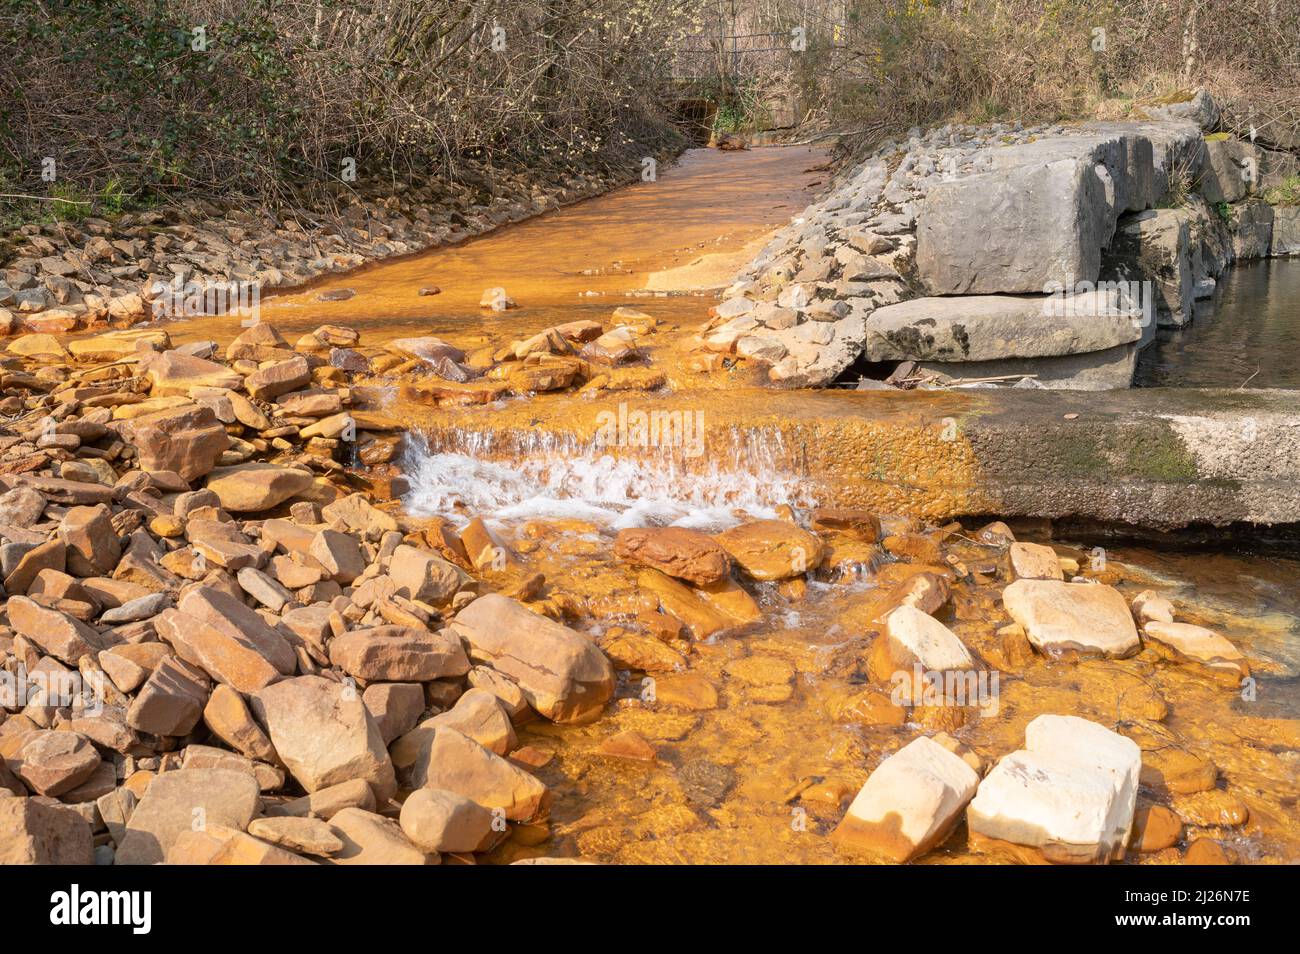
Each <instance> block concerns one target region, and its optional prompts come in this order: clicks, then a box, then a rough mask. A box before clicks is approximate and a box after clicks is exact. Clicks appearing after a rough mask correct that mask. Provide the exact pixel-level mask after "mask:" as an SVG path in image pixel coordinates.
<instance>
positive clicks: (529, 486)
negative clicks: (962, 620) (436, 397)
mask: <svg viewBox="0 0 1300 954" xmlns="http://www.w3.org/2000/svg"><path fill="white" fill-rule="evenodd" d="M793 457H794V455H792V454H791V453H790V452H789V450H788V448H787V446H786V442H785V440H784V439H783V437H782V435H781V433H780V432H779V431H778V430H776V429H771V428H762V429H760V428H743V429H734V430H731V431H729V432H726V433H723V434H714V435H712V437H711V439H710V441H709V446H708V447H707V449H706V448H704V447H703V446H700V447H699V448H692V447H682V446H680V445H675V446H670V447H657V446H631V447H629V446H607V445H606V444H604V443H603V442H601V441H600V440H596V439H589V438H578V437H575V436H573V435H571V434H565V433H557V432H554V431H545V430H525V431H520V430H505V431H499V430H491V429H481V430H473V429H446V430H442V429H440V430H436V431H431V432H427V433H422V434H421V433H416V432H411V433H410V434H409V436H408V446H407V451H406V457H405V460H404V464H405V472H406V475H407V478H408V479H409V480H410V483H411V491H410V493H409V494H408V495H407V496H406V498H405V503H406V508H407V511H408V512H410V513H412V514H415V515H420V516H432V515H442V516H446V517H449V518H451V519H457V518H459V519H466V520H467V519H469V518H471V517H474V516H483V517H486V518H490V519H494V520H497V521H502V522H510V523H513V522H518V521H523V520H528V519H532V518H551V519H556V518H574V519H580V520H589V521H591V522H593V523H596V524H599V525H601V526H604V527H607V528H609V529H612V530H618V529H622V528H624V527H638V526H667V525H673V526H682V527H693V528H699V529H719V528H723V527H726V526H730V525H733V524H735V523H737V522H738V520H739V518H740V516H741V514H747V515H749V516H751V517H773V516H775V515H776V507H777V506H779V505H781V504H789V505H791V506H793V507H799V508H806V507H812V506H816V504H817V500H816V495H815V492H814V490H813V488H812V485H811V483H810V481H809V480H808V479H807V478H806V477H805V476H803V475H802V474H801V473H799V467H798V466H797V461H795V460H794V459H793Z"/></svg>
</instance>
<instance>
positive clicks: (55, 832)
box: [0, 796, 95, 865]
mask: <svg viewBox="0 0 1300 954" xmlns="http://www.w3.org/2000/svg"><path fill="white" fill-rule="evenodd" d="M94 853H95V845H94V839H93V836H92V833H91V827H90V823H89V822H87V821H86V820H85V819H84V818H82V817H81V816H80V815H79V814H77V812H75V811H73V810H72V809H71V808H66V807H64V806H62V805H55V804H51V803H50V802H49V801H48V800H47V799H40V798H25V797H18V798H9V797H4V796H0V865H89V864H93V863H94Z"/></svg>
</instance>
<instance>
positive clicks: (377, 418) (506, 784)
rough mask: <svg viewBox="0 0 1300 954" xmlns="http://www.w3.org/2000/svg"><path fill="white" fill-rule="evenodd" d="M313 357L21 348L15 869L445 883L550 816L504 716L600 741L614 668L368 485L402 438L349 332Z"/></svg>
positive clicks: (9, 452)
mask: <svg viewBox="0 0 1300 954" xmlns="http://www.w3.org/2000/svg"><path fill="white" fill-rule="evenodd" d="M306 337H307V338H310V339H311V341H306V340H304V341H300V342H299V343H298V346H297V349H296V350H295V348H294V347H290V346H289V345H288V344H286V343H285V341H284V340H283V338H281V336H280V335H279V334H278V333H276V332H275V330H274V329H273V328H270V327H269V326H265V325H258V326H254V327H253V328H250V329H248V330H247V331H245V332H244V333H243V334H241V335H240V336H239V337H238V338H236V339H235V341H234V342H232V343H231V345H230V346H229V348H228V349H227V350H226V353H225V355H224V358H223V357H222V356H220V355H218V354H217V352H216V349H215V346H213V345H212V344H210V343H200V344H195V345H188V346H185V347H181V348H172V347H170V343H169V342H168V341H167V339H166V336H165V335H164V334H162V333H161V332H154V331H146V332H123V333H117V334H110V335H104V336H101V337H99V338H92V339H84V340H81V341H74V342H73V343H72V344H71V346H70V353H69V352H68V351H65V350H64V349H63V347H62V346H61V345H59V344H58V342H57V341H54V339H52V338H49V339H48V340H33V339H36V338H48V336H28V337H27V338H22V339H18V342H16V344H17V345H19V347H17V348H14V347H11V348H10V357H9V358H7V359H6V360H5V362H4V371H3V375H2V376H0V387H2V388H3V398H2V401H3V404H4V406H5V409H6V413H7V415H8V420H9V424H8V425H7V426H5V427H4V429H3V431H0V447H2V448H3V453H2V455H0V491H2V492H0V539H2V540H3V543H2V544H0V564H2V566H0V568H2V570H3V573H4V593H3V595H4V598H5V600H4V608H3V615H2V616H0V658H2V660H3V662H2V672H0V675H3V677H4V681H3V684H0V691H3V692H4V693H5V698H3V700H0V758H2V759H3V761H2V762H0V860H2V861H6V862H8V861H18V862H56V863H89V862H91V861H92V860H95V861H99V862H101V863H108V862H114V863H118V864H141V863H153V862H160V861H179V862H204V863H259V864H273V863H304V862H309V861H330V862H334V863H374V862H381V863H415V864H424V863H428V862H431V861H437V860H438V858H439V854H440V853H442V852H452V853H465V852H476V851H483V850H487V849H489V848H491V847H492V846H494V845H495V844H496V843H497V842H499V841H500V840H501V839H502V838H504V837H505V836H506V835H507V834H508V831H509V827H510V825H511V824H514V823H523V822H535V821H538V820H540V819H544V817H545V815H546V812H547V808H548V804H549V792H548V790H547V788H546V786H545V785H544V784H543V783H542V782H541V781H540V780H538V779H537V778H536V777H535V776H534V775H533V774H532V772H531V771H530V769H529V765H530V764H531V763H530V762H529V760H528V759H527V758H521V757H515V758H511V756H512V755H515V754H516V753H515V752H514V750H515V749H516V748H517V746H518V740H517V739H516V737H515V734H514V731H513V729H512V720H518V719H523V718H528V717H537V716H540V717H542V718H546V719H551V720H554V721H557V722H580V721H585V720H589V719H591V718H594V717H595V716H596V715H597V714H598V713H599V712H600V711H601V709H602V708H603V707H604V705H605V703H606V702H607V701H608V700H609V699H610V697H611V696H612V693H613V689H614V672H613V669H612V668H611V666H610V664H609V662H608V661H607V660H606V658H605V656H604V655H603V653H602V652H601V651H600V649H599V648H597V647H596V646H595V644H594V643H592V642H591V641H590V640H589V639H588V638H587V637H585V636H583V635H581V634H579V633H577V632H576V631H574V630H572V629H570V628H568V627H567V626H565V625H563V624H562V623H560V622H556V621H553V620H550V619H546V618H544V617H542V616H540V615H538V614H537V613H536V612H534V611H533V610H531V609H528V608H525V607H524V606H523V605H522V604H520V603H518V602H516V601H515V600H513V599H510V598H508V597H506V596H503V595H499V594H497V593H491V592H486V589H487V587H485V586H484V584H483V583H482V582H481V580H480V579H477V578H476V575H479V572H478V569H479V567H480V566H481V561H480V560H479V556H480V554H479V551H480V550H481V549H482V547H481V546H479V543H481V542H482V541H481V539H480V537H476V536H475V534H476V533H479V534H480V535H485V534H486V530H485V528H482V527H481V525H479V526H478V528H477V529H476V528H475V526H474V525H471V527H469V528H466V531H465V533H464V535H463V537H462V536H461V535H458V534H456V533H455V532H454V531H453V530H451V529H450V527H448V526H446V525H441V524H438V525H435V526H434V527H433V528H432V529H428V528H425V527H423V525H419V526H417V525H415V524H413V523H411V522H409V521H408V520H407V519H406V518H404V517H399V516H394V515H393V513H391V512H390V510H391V509H392V508H388V507H385V506H384V505H383V501H380V500H377V499H376V498H375V497H372V496H371V495H369V494H366V493H359V492H351V488H350V487H349V486H348V481H347V480H346V477H345V474H344V463H343V461H344V460H348V459H350V455H351V454H352V452H353V451H354V450H356V451H357V452H358V453H359V456H360V458H361V459H362V460H363V461H365V460H367V459H370V460H374V461H379V462H386V461H388V460H391V459H392V457H393V455H394V454H395V452H396V448H397V444H398V440H399V438H400V435H399V434H398V431H399V427H398V425H397V424H395V423H394V422H393V421H391V420H388V419H386V418H384V417H383V416H382V415H379V414H375V413H372V412H366V411H362V410H358V409H356V408H355V407H354V406H353V404H354V395H353V392H352V390H351V388H350V387H349V386H348V384H347V372H346V371H344V370H343V368H344V367H346V366H349V363H350V362H352V361H354V360H355V359H356V358H355V357H354V356H359V357H362V358H364V356H361V355H360V353H359V352H357V351H355V350H354V346H357V345H358V344H359V341H358V336H357V334H356V333H355V332H353V331H350V330H349V329H342V328H334V327H329V326H326V327H323V328H321V329H318V330H317V331H316V332H315V333H313V334H312V335H309V336H306ZM312 342H314V344H313V343H312ZM390 357H392V358H393V359H394V360H396V361H398V362H400V361H401V360H402V359H401V358H400V357H398V356H396V355H390ZM106 360H107V363H106ZM366 360H368V359H366ZM471 553H474V554H475V558H474V559H471V556H470V554H471ZM534 589H535V587H534ZM399 786H401V787H402V788H403V789H415V790H419V791H420V792H421V793H422V794H420V795H419V797H411V798H408V799H406V801H405V803H404V804H403V805H401V806H399V805H398V804H397V803H396V802H394V801H393V796H394V794H395V793H396V792H397V791H398V787H399Z"/></svg>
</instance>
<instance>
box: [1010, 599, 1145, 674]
mask: <svg viewBox="0 0 1300 954" xmlns="http://www.w3.org/2000/svg"><path fill="white" fill-rule="evenodd" d="M1002 602H1003V604H1004V605H1005V606H1006V608H1007V612H1008V613H1010V614H1011V618H1012V619H1014V620H1015V621H1016V622H1017V623H1019V624H1020V625H1021V626H1023V627H1024V628H1025V633H1026V634H1027V635H1028V637H1029V641H1030V642H1031V643H1032V644H1033V645H1034V648H1036V649H1038V650H1039V651H1040V652H1044V653H1059V652H1072V653H1079V654H1083V655H1101V656H1112V657H1124V656H1131V655H1132V654H1133V653H1135V652H1137V651H1138V649H1139V648H1140V647H1141V642H1140V641H1139V639H1138V633H1137V627H1136V626H1134V625H1133V616H1132V614H1131V613H1130V612H1129V607H1128V604H1127V603H1126V602H1124V597H1123V596H1121V595H1120V593H1119V591H1117V590H1116V589H1114V588H1113V587H1110V586H1106V585H1104V584H1101V583H1063V582H1059V581H1056V580H1017V581H1016V582H1014V583H1012V584H1011V585H1010V586H1008V587H1007V588H1006V589H1005V590H1003V591H1002Z"/></svg>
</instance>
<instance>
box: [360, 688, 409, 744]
mask: <svg viewBox="0 0 1300 954" xmlns="http://www.w3.org/2000/svg"><path fill="white" fill-rule="evenodd" d="M361 701H362V702H363V703H365V706H366V711H368V712H369V713H370V717H371V718H372V719H374V720H375V725H377V726H378V727H379V734H380V735H381V736H382V737H383V739H384V744H385V745H390V744H391V743H392V741H393V740H394V739H396V738H397V737H398V736H400V735H402V734H403V733H405V732H409V731H410V730H411V729H412V728H414V727H415V723H416V722H418V721H419V719H420V714H421V713H423V712H424V686H422V685H420V684H419V683H418V682H377V683H374V684H373V685H369V686H366V691H365V692H363V693H362V694H361ZM389 754H390V755H391V754H392V750H391V749H390V750H389Z"/></svg>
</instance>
